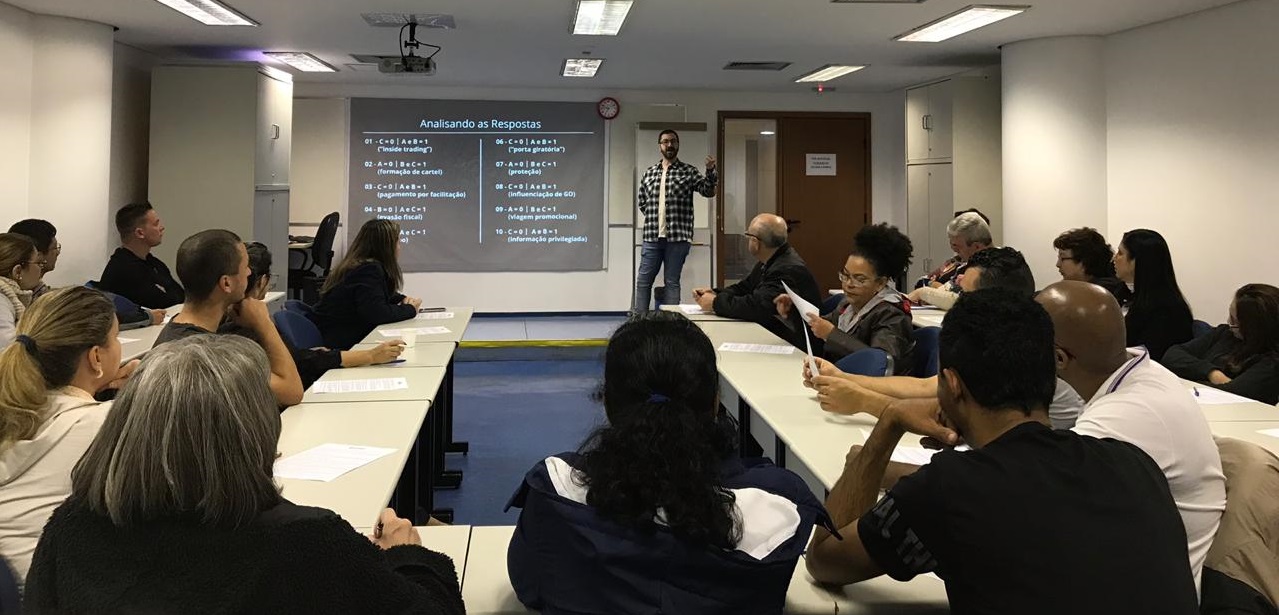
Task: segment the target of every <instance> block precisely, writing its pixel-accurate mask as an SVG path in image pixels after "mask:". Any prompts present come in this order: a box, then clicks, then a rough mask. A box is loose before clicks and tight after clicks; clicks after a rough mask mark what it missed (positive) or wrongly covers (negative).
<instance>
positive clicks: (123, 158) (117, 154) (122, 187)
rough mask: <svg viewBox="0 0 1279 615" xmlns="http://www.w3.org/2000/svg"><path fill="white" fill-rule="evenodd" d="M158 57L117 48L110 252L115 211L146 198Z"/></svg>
mask: <svg viewBox="0 0 1279 615" xmlns="http://www.w3.org/2000/svg"><path fill="white" fill-rule="evenodd" d="M158 60H159V59H158V58H157V57H156V56H154V55H152V54H150V53H147V52H145V51H141V50H139V49H136V48H134V47H129V46H127V45H121V44H119V43H117V44H116V46H115V70H114V75H113V78H112V87H111V188H110V191H109V196H108V199H107V200H108V202H109V204H110V205H109V211H108V212H107V217H106V218H105V222H104V223H103V225H104V226H103V229H102V232H103V234H104V235H105V236H106V237H107V245H108V246H109V247H110V248H111V249H115V246H116V245H117V244H118V243H119V240H120V238H119V235H118V234H117V233H116V230H115V211H116V210H117V209H119V208H120V207H123V206H124V205H126V204H128V203H135V202H138V201H145V200H146V198H147V162H148V159H147V157H148V152H149V151H150V147H149V145H150V143H151V134H150V133H151V70H152V69H153V68H155V66H156V64H157V63H158Z"/></svg>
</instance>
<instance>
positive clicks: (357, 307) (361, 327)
mask: <svg viewBox="0 0 1279 615" xmlns="http://www.w3.org/2000/svg"><path fill="white" fill-rule="evenodd" d="M403 286H404V274H402V273H400V225H399V224H397V223H395V222H392V221H391V220H369V221H368V222H365V223H364V226H361V227H360V232H359V233H358V234H356V236H355V241H352V242H351V247H350V248H348V249H347V251H346V256H343V257H342V262H340V263H338V265H337V267H334V268H333V271H332V272H331V273H329V277H328V278H327V279H325V280H324V286H323V287H322V288H321V289H320V302H319V303H318V304H316V306H315V313H314V314H311V316H310V318H311V320H312V321H313V322H315V326H316V327H319V329H320V334H321V335H323V336H324V345H325V346H328V347H329V348H336V349H339V350H346V349H347V348H350V347H352V346H354V345H356V344H358V343H360V340H363V339H364V338H365V336H367V335H368V334H369V333H372V332H373V329H374V328H375V327H377V326H378V325H384V324H387V323H390V322H399V321H401V320H409V319H411V318H413V317H414V316H416V315H417V311H418V308H420V307H422V300H421V299H417V298H414V297H406V296H404V294H402V293H401V292H400V288H401V287H403Z"/></svg>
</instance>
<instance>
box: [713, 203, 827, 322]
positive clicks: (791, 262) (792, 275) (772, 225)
mask: <svg viewBox="0 0 1279 615" xmlns="http://www.w3.org/2000/svg"><path fill="white" fill-rule="evenodd" d="M786 236H787V231H786V221H785V220H783V219H782V218H781V216H777V215H774V214H760V215H758V216H755V219H753V220H751V223H750V226H749V227H748V228H747V231H746V237H747V238H748V239H747V248H748V249H749V250H750V253H751V255H752V256H754V257H755V260H757V261H759V262H758V263H757V264H756V265H755V268H754V269H751V272H750V275H747V276H746V279H744V280H742V281H741V282H738V283H736V284H734V285H732V286H729V287H728V288H724V289H719V290H712V289H709V288H697V289H694V290H693V295H694V296H695V297H696V298H697V305H699V306H701V308H702V309H703V310H705V311H707V312H713V313H715V314H717V315H719V316H723V317H725V318H737V319H739V320H752V321H755V322H757V323H759V324H761V325H763V326H764V328H765V329H768V330H769V331H772V332H773V334H775V335H777V336H778V337H781V338H784V339H792V336H793V334H792V331H798V330H799V327H802V326H804V324H803V321H802V320H801V319H800V317H799V314H798V313H797V312H796V313H792V314H791V315H790V317H789V318H788V319H787V320H788V321H789V325H788V323H786V322H783V321H782V320H781V317H779V316H778V315H777V306H776V305H775V304H774V303H773V300H774V299H775V298H777V295H781V294H785V293H786V290H785V289H784V288H782V282H785V283H786V284H787V285H788V286H790V288H791V290H793V291H795V293H796V294H798V295H799V296H800V297H802V298H803V299H804V300H805V301H808V302H809V303H812V304H814V305H820V304H821V302H822V301H821V291H820V290H818V288H817V280H815V279H814V278H813V274H812V272H810V271H809V270H808V266H807V265H805V264H804V259H802V258H800V256H799V253H798V252H796V251H795V248H792V247H791V245H790V244H789V243H787V242H786Z"/></svg>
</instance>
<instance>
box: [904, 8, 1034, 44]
mask: <svg viewBox="0 0 1279 615" xmlns="http://www.w3.org/2000/svg"><path fill="white" fill-rule="evenodd" d="M1028 8H1030V7H1028V6H994V5H980V4H978V5H973V6H970V7H968V8H966V9H963V10H961V11H959V12H958V13H952V14H950V15H947V16H945V17H942V18H941V19H938V20H937V21H934V22H931V23H927V24H924V25H922V26H920V27H918V28H915V29H914V30H911V31H910V32H907V33H905V34H902V35H901V36H898V37H896V38H894V39H893V40H895V41H903V42H908V43H940V42H941V41H944V40H947V39H951V38H955V37H956V36H959V35H960V34H964V33H965V32H972V31H973V30H976V29H977V28H982V27H985V26H989V25H990V24H993V23H995V22H997V21H1003V20H1005V19H1008V18H1009V17H1012V16H1014V15H1020V14H1022V13H1024V12H1026V9H1028Z"/></svg>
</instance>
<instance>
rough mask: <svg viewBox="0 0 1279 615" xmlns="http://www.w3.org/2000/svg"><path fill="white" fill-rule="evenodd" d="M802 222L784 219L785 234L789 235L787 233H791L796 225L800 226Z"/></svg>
mask: <svg viewBox="0 0 1279 615" xmlns="http://www.w3.org/2000/svg"><path fill="white" fill-rule="evenodd" d="M803 222H804V221H803V220H791V219H790V218H787V219H786V232H787V233H789V232H791V231H793V230H795V226H796V225H798V224H802V223H803Z"/></svg>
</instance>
